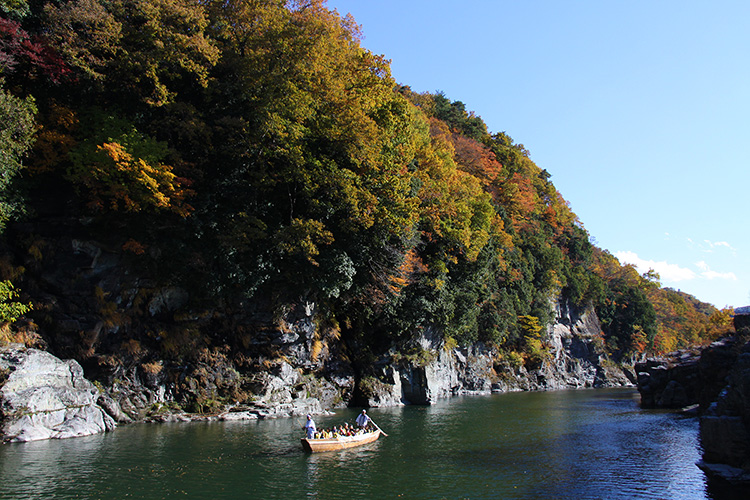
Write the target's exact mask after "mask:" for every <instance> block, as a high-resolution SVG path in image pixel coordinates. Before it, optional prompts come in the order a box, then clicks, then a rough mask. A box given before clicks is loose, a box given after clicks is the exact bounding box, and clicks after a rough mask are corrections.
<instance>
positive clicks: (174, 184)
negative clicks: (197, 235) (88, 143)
mask: <svg viewBox="0 0 750 500" xmlns="http://www.w3.org/2000/svg"><path fill="white" fill-rule="evenodd" d="M94 157H95V158H96V159H95V160H94V161H93V162H92V163H91V164H90V165H89V168H90V170H89V172H87V175H85V176H84V177H82V178H81V180H82V181H83V184H84V185H86V186H87V187H88V188H89V189H90V191H91V194H92V201H91V203H90V204H91V205H92V206H95V207H100V208H101V207H104V206H106V205H109V207H110V208H111V209H112V210H123V211H126V212H139V211H141V210H144V209H156V210H168V211H171V212H174V213H177V214H178V215H181V216H183V217H185V216H187V215H189V213H190V212H191V207H190V206H189V205H186V204H184V199H185V197H186V196H187V195H188V194H189V190H188V189H187V188H186V187H185V186H184V185H183V184H184V183H183V182H182V181H181V180H180V179H178V178H177V176H176V175H175V174H174V173H173V172H172V167H171V166H169V165H164V164H161V163H157V164H151V163H149V162H147V161H145V160H143V159H142V158H134V157H133V155H131V154H130V153H129V152H128V151H127V149H126V147H125V146H124V145H122V144H120V143H117V142H106V143H104V144H100V145H98V146H97V147H96V154H95V155H94Z"/></svg>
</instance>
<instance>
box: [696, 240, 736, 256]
mask: <svg viewBox="0 0 750 500" xmlns="http://www.w3.org/2000/svg"><path fill="white" fill-rule="evenodd" d="M703 243H705V244H706V246H707V247H708V250H704V252H709V253H710V252H712V251H713V249H714V248H718V247H724V248H726V249H727V250H730V251H731V252H732V253H734V252H736V251H737V249H736V248H734V247H733V246H732V245H730V244H729V242H727V241H711V240H703Z"/></svg>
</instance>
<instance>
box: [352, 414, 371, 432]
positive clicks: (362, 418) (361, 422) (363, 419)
mask: <svg viewBox="0 0 750 500" xmlns="http://www.w3.org/2000/svg"><path fill="white" fill-rule="evenodd" d="M355 422H357V425H358V426H359V428H360V429H364V428H365V427H367V424H368V423H369V422H370V417H368V416H367V410H362V413H360V414H359V415H357V420H355Z"/></svg>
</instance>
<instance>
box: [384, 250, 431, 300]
mask: <svg viewBox="0 0 750 500" xmlns="http://www.w3.org/2000/svg"><path fill="white" fill-rule="evenodd" d="M425 272H427V266H426V265H425V264H424V262H422V259H421V258H420V257H419V254H417V251H416V250H415V249H413V248H412V249H411V250H409V251H408V252H407V253H406V255H405V256H404V260H403V262H402V263H401V265H400V266H399V267H398V270H397V272H396V274H393V275H391V276H389V279H388V288H389V290H390V291H391V293H393V294H394V295H398V294H399V293H401V290H403V289H404V288H405V287H406V286H407V285H409V284H410V283H413V282H415V281H416V280H417V276H418V275H420V274H423V273H425Z"/></svg>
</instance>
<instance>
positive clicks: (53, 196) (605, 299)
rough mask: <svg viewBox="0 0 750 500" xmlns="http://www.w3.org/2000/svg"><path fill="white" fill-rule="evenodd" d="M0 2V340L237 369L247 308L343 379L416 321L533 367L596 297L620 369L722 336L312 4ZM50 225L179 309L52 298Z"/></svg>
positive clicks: (318, 3) (516, 147)
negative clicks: (558, 310) (559, 325)
mask: <svg viewBox="0 0 750 500" xmlns="http://www.w3.org/2000/svg"><path fill="white" fill-rule="evenodd" d="M0 6H1V7H2V18H0V148H2V156H0V169H1V172H2V176H1V180H0V216H1V218H2V219H1V220H2V224H3V234H2V238H3V248H2V256H1V258H0V274H1V276H0V278H2V279H3V280H5V282H4V285H5V289H0V293H2V295H3V298H4V303H3V309H2V310H0V311H1V312H2V314H3V318H2V319H3V320H4V321H5V328H4V330H3V333H2V335H3V338H4V339H6V340H22V341H26V342H28V343H34V342H38V343H41V344H43V345H46V346H47V347H48V348H49V349H50V350H52V351H53V352H58V353H60V354H64V355H68V356H71V357H76V358H77V359H79V360H81V361H82V363H84V366H89V365H86V362H87V361H88V362H89V364H90V365H93V364H98V365H100V366H101V365H107V366H110V367H112V366H120V365H127V364H128V363H140V366H141V367H146V369H147V371H148V370H151V372H152V373H153V372H158V371H159V370H161V366H167V365H170V364H171V365H174V366H182V365H184V364H185V363H187V362H188V361H189V360H191V359H194V358H196V357H198V356H204V357H206V356H209V354H210V355H211V356H234V357H236V358H237V359H241V358H242V357H243V356H245V357H247V358H248V359H249V358H250V357H251V353H253V352H254V351H253V349H254V348H253V346H254V345H257V344H259V343H260V339H261V338H264V336H265V335H266V333H267V332H265V331H264V330H263V329H262V328H256V327H254V326H253V325H254V323H252V322H248V321H245V320H244V319H243V318H246V317H248V316H252V315H255V316H256V317H257V315H258V314H259V311H261V312H263V313H264V314H267V315H268V316H269V317H278V316H280V315H283V314H284V311H285V310H287V309H288V308H290V307H291V305H292V304H307V305H308V306H309V307H310V308H313V309H314V318H315V321H316V324H317V333H316V335H317V337H316V347H315V348H316V349H318V351H320V350H323V349H333V347H332V346H333V345H334V344H337V345H340V346H341V347H340V349H342V353H343V354H342V355H343V356H346V357H347V358H348V359H350V360H351V361H352V362H353V363H354V364H355V365H357V364H359V365H360V366H365V365H366V364H367V363H368V362H369V360H370V359H372V357H373V356H374V355H376V354H378V353H382V352H384V351H385V350H387V349H389V348H391V347H393V346H402V345H403V346H405V345H408V342H409V340H410V339H411V338H413V337H414V336H415V335H417V334H419V332H421V331H423V330H424V329H426V328H431V329H436V330H438V331H440V332H442V335H443V337H444V339H445V341H446V344H447V345H468V344H472V343H474V342H477V341H480V342H484V343H486V344H487V345H493V346H495V347H496V349H497V351H498V353H500V355H506V356H509V357H513V358H514V359H519V360H521V361H522V362H524V363H535V362H537V361H539V360H540V359H543V358H544V356H545V349H546V347H545V343H544V332H545V328H544V327H545V325H546V324H547V323H548V322H549V321H550V320H551V311H552V309H551V304H552V302H554V301H555V300H557V298H558V297H563V298H564V299H566V300H568V301H569V302H570V303H572V304H575V305H577V306H581V307H584V306H586V305H589V304H593V306H594V307H595V309H596V311H597V314H598V316H599V318H600V319H601V322H602V327H603V332H602V339H601V340H602V344H603V345H604V346H605V348H606V349H607V351H608V352H609V353H610V354H611V355H612V357H613V358H614V359H625V358H628V359H629V358H632V357H633V356H637V355H638V354H639V353H644V352H664V351H668V350H672V349H675V348H678V347H683V346H685V345H688V344H694V343H705V342H707V341H710V340H711V339H713V338H715V337H716V336H717V335H718V334H720V333H722V332H723V331H724V330H726V328H727V324H728V323H727V321H728V319H729V316H728V311H724V312H721V311H717V310H716V309H715V308H713V307H712V306H709V305H707V304H703V303H700V302H699V301H697V300H695V299H694V298H693V297H690V296H686V295H685V294H681V293H679V292H675V291H673V290H669V289H662V288H661V286H660V284H659V283H658V276H655V275H654V274H653V273H649V274H648V275H646V276H640V275H639V274H638V273H637V272H636V271H635V269H634V268H633V267H631V266H622V265H621V264H620V263H619V262H618V261H617V259H616V258H614V257H613V256H612V255H611V254H610V253H608V252H607V251H606V250H602V249H599V248H597V247H595V246H593V245H592V244H591V242H590V237H589V234H588V232H587V231H586V230H585V229H584V225H583V224H582V222H581V221H580V220H578V218H577V217H576V215H575V213H573V211H572V210H571V208H570V206H569V205H568V203H567V202H566V201H565V199H564V198H563V196H562V195H561V194H560V193H559V192H558V191H557V190H556V188H555V186H554V185H553V183H552V181H551V179H550V174H549V173H548V172H547V171H546V170H544V169H542V168H540V167H539V166H537V165H535V164H534V163H533V162H532V161H531V160H530V158H529V154H528V151H527V150H526V149H525V147H524V146H523V145H521V144H518V143H516V142H514V140H513V139H511V137H510V136H509V135H507V134H506V133H505V132H491V131H488V130H487V127H486V125H485V123H484V122H483V121H482V119H481V118H480V117H479V116H478V115H476V114H474V113H473V112H470V111H467V110H466V109H465V106H464V104H463V103H461V102H460V101H452V100H451V99H450V98H449V97H448V96H445V95H443V94H441V93H435V94H419V93H415V92H413V91H412V90H411V89H410V88H409V87H408V86H406V85H408V82H395V81H394V79H393V78H392V77H391V75H390V69H389V62H388V60H387V59H386V57H387V54H386V55H385V56H381V55H376V54H372V53H370V52H368V51H367V50H365V49H363V48H362V47H361V46H360V43H359V40H360V31H359V30H360V28H359V27H358V26H357V24H356V23H355V20H354V19H351V18H349V17H344V18H342V17H341V16H339V15H338V14H337V13H336V12H331V11H329V10H328V9H327V8H326V5H325V2H324V1H322V0H307V1H300V0H290V1H285V0H254V1H240V0H228V1H227V0H222V1H212V0H135V1H130V0H77V1H44V0H31V1H28V2H27V1H24V0H2V1H0ZM446 71H450V69H449V68H446ZM400 83H403V84H406V85H402V84H400ZM435 85H436V86H439V85H440V82H435ZM455 97H460V96H455ZM560 175H564V173H561V174H560ZM61 235H64V236H66V237H68V238H69V239H70V240H73V241H74V242H79V241H80V242H86V241H97V242H100V243H101V244H102V245H103V246H104V247H105V248H106V253H107V255H117V258H118V259H119V261H118V262H124V263H125V264H126V265H127V270H125V271H122V272H121V274H122V275H129V276H135V275H138V276H140V277H141V278H143V277H144V276H145V277H147V278H148V280H144V279H141V278H139V279H141V281H140V282H139V283H140V285H139V286H141V288H139V289H140V290H142V289H144V288H143V287H144V286H145V287H146V288H148V286H146V285H143V283H144V282H146V281H148V282H149V283H152V284H151V285H150V286H151V288H152V289H156V288H158V287H164V286H169V287H173V289H174V290H179V293H176V295H177V296H178V298H180V297H182V298H184V300H181V299H180V300H177V302H178V307H175V309H176V310H175V311H173V312H170V313H169V314H162V313H158V314H157V312H154V308H153V307H152V308H151V310H149V307H147V304H149V297H145V296H142V295H139V294H138V293H135V292H133V293H131V292H130V290H132V289H133V288H132V287H131V288H128V287H124V286H121V285H119V284H115V283H114V282H112V281H111V280H110V281H108V279H109V278H108V277H107V276H102V278H101V280H100V282H99V283H98V284H97V285H96V286H94V287H89V288H88V289H85V290H82V289H81V288H82V285H81V282H80V281H76V280H75V279H73V278H71V279H69V280H68V281H65V282H64V283H67V285H61V283H63V281H62V279H52V278H50V277H49V275H50V273H52V274H54V273H58V274H59V273H62V272H63V271H64V268H65V266H66V265H67V264H66V262H67V261H65V260H64V259H62V258H61V257H60V255H61V254H60V251H59V248H57V246H56V243H53V242H52V241H51V240H52V239H55V238H59V237H60V236H61ZM75 244H77V243H74V245H75ZM81 248H83V247H81ZM81 251H84V250H81ZM97 259H99V262H100V263H101V262H102V261H103V259H104V257H99V254H98V253H97V254H96V258H95V259H94V260H97ZM76 265H78V264H76ZM55 276H57V274H55ZM66 279H68V278H66ZM68 287H69V288H68ZM70 290H76V293H75V294H72V292H70ZM66 295H67V296H68V297H67V299H66V298H65V297H66ZM72 295H75V297H76V299H75V300H73V299H71V298H70V296H72ZM150 303H151V304H153V300H151V302H150ZM29 306H30V307H31V311H28V310H27V309H28V307H29ZM216 311H221V313H218V312H216ZM24 313H25V314H26V317H27V318H28V320H27V321H25V322H24V321H19V322H16V323H15V325H12V327H11V325H10V323H11V322H12V321H13V320H16V319H18V318H20V317H21V316H22V315H23V314H24ZM61 318H63V319H61ZM207 353H209V354H207ZM248 363H250V362H249V361H248ZM248 366H250V364H248ZM253 367H254V369H257V368H258V367H257V366H255V365H253ZM87 369H88V368H87Z"/></svg>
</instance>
